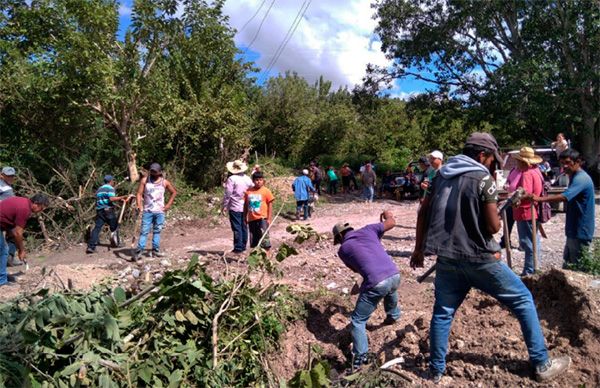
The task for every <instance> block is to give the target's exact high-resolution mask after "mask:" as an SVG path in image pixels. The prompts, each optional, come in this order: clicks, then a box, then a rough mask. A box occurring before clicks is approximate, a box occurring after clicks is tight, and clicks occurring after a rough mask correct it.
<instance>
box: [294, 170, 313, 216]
mask: <svg viewBox="0 0 600 388" xmlns="http://www.w3.org/2000/svg"><path fill="white" fill-rule="evenodd" d="M292 190H293V191H294V197H295V198H296V219H297V220H299V219H300V214H301V213H302V212H303V213H304V214H303V216H304V221H306V220H307V219H308V218H309V217H310V212H309V209H308V200H309V198H310V193H315V192H316V190H315V188H314V187H313V185H312V182H311V181H310V178H309V177H308V170H307V169H304V170H302V175H300V176H298V177H296V179H294V183H292Z"/></svg>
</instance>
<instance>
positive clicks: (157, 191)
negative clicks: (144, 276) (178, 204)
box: [133, 163, 177, 261]
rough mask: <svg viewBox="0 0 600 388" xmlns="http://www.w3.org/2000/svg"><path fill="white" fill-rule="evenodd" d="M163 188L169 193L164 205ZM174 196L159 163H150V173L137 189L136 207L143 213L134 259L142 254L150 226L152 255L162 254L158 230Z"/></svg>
mask: <svg viewBox="0 0 600 388" xmlns="http://www.w3.org/2000/svg"><path fill="white" fill-rule="evenodd" d="M165 190H166V191H168V192H169V193H170V195H169V201H168V202H167V204H166V205H165ZM176 196H177V191H175V187H173V185H172V184H171V182H169V181H168V180H166V179H165V178H164V177H163V173H162V168H161V166H160V164H158V163H152V164H151V165H150V173H149V174H148V176H145V177H143V178H142V179H141V180H140V185H139V186H138V190H137V203H138V209H139V210H140V211H141V212H143V213H142V228H141V229H142V230H141V232H140V239H139V241H138V246H137V250H136V251H135V253H134V256H133V259H134V261H137V260H138V259H139V258H140V256H141V255H142V251H143V250H144V248H145V247H146V240H147V239H148V234H150V229H151V228H152V256H153V257H163V256H164V254H163V253H162V252H161V251H160V232H161V231H162V228H163V224H164V223H165V213H166V212H167V211H168V210H169V209H170V208H171V205H173V201H174V200H175V197H176Z"/></svg>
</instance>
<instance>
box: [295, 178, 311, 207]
mask: <svg viewBox="0 0 600 388" xmlns="http://www.w3.org/2000/svg"><path fill="white" fill-rule="evenodd" d="M292 188H293V189H294V197H295V198H296V201H306V200H308V194H309V193H308V192H309V190H310V191H315V188H314V186H313V184H312V182H311V181H310V178H309V177H307V176H306V175H302V176H299V177H298V178H296V179H294V183H292Z"/></svg>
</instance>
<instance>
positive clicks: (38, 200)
mask: <svg viewBox="0 0 600 388" xmlns="http://www.w3.org/2000/svg"><path fill="white" fill-rule="evenodd" d="M49 204H50V201H49V200H48V197H46V196H45V195H43V194H36V195H34V196H33V197H31V199H29V198H23V197H10V198H8V199H5V200H4V201H2V202H0V286H3V285H5V284H6V283H7V282H8V281H9V280H11V281H13V279H12V278H11V279H9V277H8V275H7V273H6V261H7V258H8V247H7V246H6V242H5V240H4V232H9V231H10V232H11V233H12V235H13V236H14V238H15V244H16V246H17V252H18V255H19V259H20V260H22V261H25V258H26V257H27V253H26V252H25V244H24V242H23V231H24V229H25V225H26V224H27V219H28V218H29V217H30V216H31V214H32V213H39V212H41V211H43V210H44V209H45V208H47V207H48V205H49Z"/></svg>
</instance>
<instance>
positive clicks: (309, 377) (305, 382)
mask: <svg viewBox="0 0 600 388" xmlns="http://www.w3.org/2000/svg"><path fill="white" fill-rule="evenodd" d="M322 352H323V349H321V348H320V347H319V346H318V345H315V344H309V348H308V362H307V365H306V369H301V370H298V371H297V372H296V374H295V375H294V377H292V379H291V380H290V381H289V382H288V385H289V387H290V388H327V387H330V386H331V380H330V379H329V372H330V371H331V367H330V366H329V363H328V362H327V361H324V360H319V359H318V358H319V356H320V355H321V353H322ZM313 353H314V354H316V355H317V357H315V358H313Z"/></svg>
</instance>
